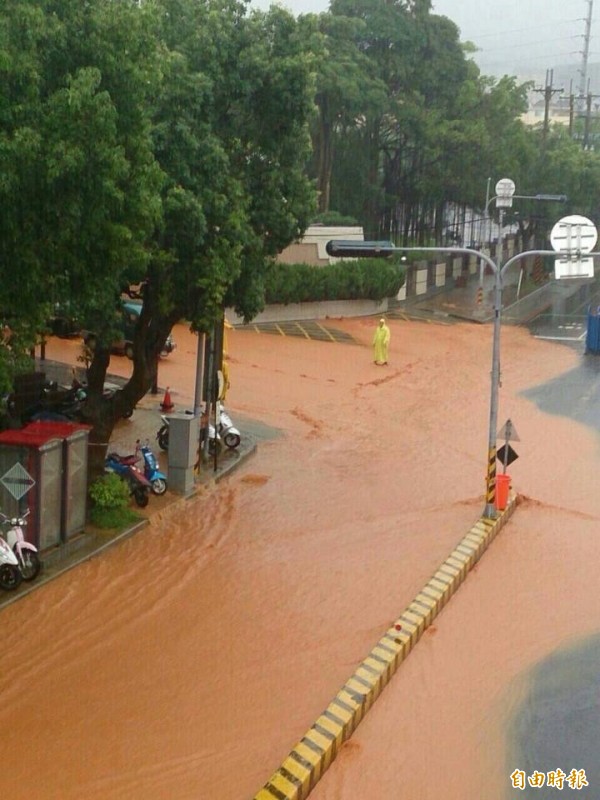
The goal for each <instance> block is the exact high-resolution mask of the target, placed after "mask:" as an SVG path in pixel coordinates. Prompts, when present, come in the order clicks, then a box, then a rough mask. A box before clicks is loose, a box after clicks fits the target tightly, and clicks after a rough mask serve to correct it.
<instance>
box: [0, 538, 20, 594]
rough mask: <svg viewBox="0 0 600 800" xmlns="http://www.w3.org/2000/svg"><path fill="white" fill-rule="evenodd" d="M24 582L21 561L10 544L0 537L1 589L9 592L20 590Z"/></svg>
mask: <svg viewBox="0 0 600 800" xmlns="http://www.w3.org/2000/svg"><path fill="white" fill-rule="evenodd" d="M22 580H23V575H22V574H21V570H20V569H19V561H18V559H17V557H16V555H15V554H14V553H13V551H12V550H11V549H10V547H9V546H8V544H7V543H6V542H5V541H4V539H3V538H2V537H0V589H5V590H6V591H7V592H11V591H14V589H18V588H19V586H20V585H21V581H22Z"/></svg>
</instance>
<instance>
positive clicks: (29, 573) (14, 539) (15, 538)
mask: <svg viewBox="0 0 600 800" xmlns="http://www.w3.org/2000/svg"><path fill="white" fill-rule="evenodd" d="M28 516H29V509H27V511H26V512H25V513H24V514H23V516H22V517H12V518H10V517H7V516H6V515H5V514H2V512H0V522H2V524H3V525H9V526H10V527H9V529H8V530H7V531H6V533H5V534H4V538H5V539H6V543H7V544H8V546H9V547H10V549H11V550H12V551H13V553H14V554H15V556H16V558H17V561H18V562H19V571H20V573H21V575H22V576H23V580H24V581H33V580H35V579H36V578H37V576H38V575H39V574H40V569H41V568H42V563H41V561H40V558H39V556H38V551H37V547H35V545H33V544H31V542H28V541H27V540H26V539H25V534H24V533H23V528H24V527H25V526H26V525H27V519H26V518H27V517H28Z"/></svg>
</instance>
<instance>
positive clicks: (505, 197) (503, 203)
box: [495, 178, 516, 208]
mask: <svg viewBox="0 0 600 800" xmlns="http://www.w3.org/2000/svg"><path fill="white" fill-rule="evenodd" d="M515 188H516V187H515V182H514V181H511V179H510V178H501V179H500V180H499V181H498V183H497V184H496V187H495V191H496V208H510V207H511V206H512V202H513V201H512V198H513V194H514V193H515Z"/></svg>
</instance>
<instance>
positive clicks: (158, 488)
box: [135, 439, 167, 495]
mask: <svg viewBox="0 0 600 800" xmlns="http://www.w3.org/2000/svg"><path fill="white" fill-rule="evenodd" d="M135 453H136V456H138V458H139V456H140V455H141V457H142V458H143V460H144V475H145V477H146V478H147V480H148V481H149V482H150V486H151V487H152V492H153V493H154V494H159V495H160V494H164V493H165V492H166V491H167V476H166V475H165V474H164V472H161V471H160V470H159V468H158V461H157V460H156V456H155V455H154V453H153V452H152V449H151V447H150V446H149V445H147V444H142V443H141V442H140V441H139V439H138V441H137V442H136V443H135Z"/></svg>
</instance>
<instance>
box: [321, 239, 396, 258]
mask: <svg viewBox="0 0 600 800" xmlns="http://www.w3.org/2000/svg"><path fill="white" fill-rule="evenodd" d="M325 250H326V251H327V254H328V255H330V256H334V257H335V258H388V257H389V256H392V255H394V253H395V252H396V248H395V246H394V244H393V242H361V241H360V240H357V241H352V240H351V239H331V240H330V241H328V242H327V244H326V245H325Z"/></svg>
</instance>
